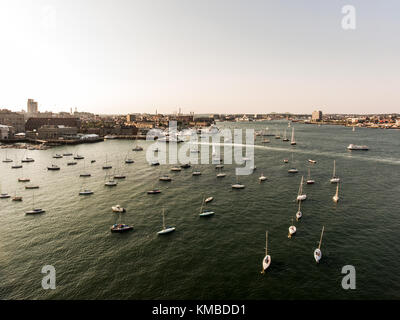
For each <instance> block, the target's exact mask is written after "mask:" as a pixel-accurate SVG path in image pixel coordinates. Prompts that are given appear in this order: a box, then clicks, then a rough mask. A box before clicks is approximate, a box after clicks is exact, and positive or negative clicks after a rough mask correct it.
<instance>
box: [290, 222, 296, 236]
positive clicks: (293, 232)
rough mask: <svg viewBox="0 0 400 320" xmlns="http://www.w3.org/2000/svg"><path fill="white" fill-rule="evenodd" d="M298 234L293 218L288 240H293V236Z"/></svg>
mask: <svg viewBox="0 0 400 320" xmlns="http://www.w3.org/2000/svg"><path fill="white" fill-rule="evenodd" d="M295 233H296V227H295V226H294V225H293V218H292V225H291V226H290V227H289V234H288V238H291V237H292V235H294V234H295Z"/></svg>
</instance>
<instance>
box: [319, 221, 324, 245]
mask: <svg viewBox="0 0 400 320" xmlns="http://www.w3.org/2000/svg"><path fill="white" fill-rule="evenodd" d="M324 228H325V227H324V226H322V232H321V239H320V240H319V246H318V249H321V243H322V236H323V234H324Z"/></svg>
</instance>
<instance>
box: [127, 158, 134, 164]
mask: <svg viewBox="0 0 400 320" xmlns="http://www.w3.org/2000/svg"><path fill="white" fill-rule="evenodd" d="M125 163H127V164H130V163H135V161H133V160H132V159H126V160H125Z"/></svg>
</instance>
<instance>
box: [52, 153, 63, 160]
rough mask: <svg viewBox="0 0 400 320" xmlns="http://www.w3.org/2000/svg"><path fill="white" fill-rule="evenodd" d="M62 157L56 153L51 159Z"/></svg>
mask: <svg viewBox="0 0 400 320" xmlns="http://www.w3.org/2000/svg"><path fill="white" fill-rule="evenodd" d="M62 157H63V156H62V155H61V154H58V153H56V154H55V155H54V156H53V159H61V158H62Z"/></svg>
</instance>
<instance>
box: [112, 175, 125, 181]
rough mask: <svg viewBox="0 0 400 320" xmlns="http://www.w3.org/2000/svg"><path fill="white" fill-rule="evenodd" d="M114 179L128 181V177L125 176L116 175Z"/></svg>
mask: <svg viewBox="0 0 400 320" xmlns="http://www.w3.org/2000/svg"><path fill="white" fill-rule="evenodd" d="M114 179H119V180H122V179H126V176H125V175H123V174H116V175H115V176H114Z"/></svg>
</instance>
